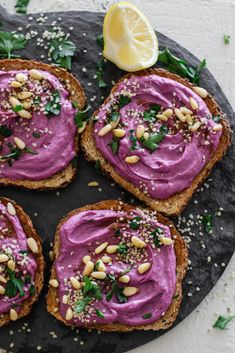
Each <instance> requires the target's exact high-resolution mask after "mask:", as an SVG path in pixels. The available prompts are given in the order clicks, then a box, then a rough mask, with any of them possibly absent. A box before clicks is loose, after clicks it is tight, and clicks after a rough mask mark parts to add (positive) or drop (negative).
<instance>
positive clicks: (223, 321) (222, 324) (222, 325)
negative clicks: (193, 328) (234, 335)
mask: <svg viewBox="0 0 235 353" xmlns="http://www.w3.org/2000/svg"><path fill="white" fill-rule="evenodd" d="M234 318H235V316H230V315H228V316H222V315H220V316H219V317H218V319H217V320H216V322H215V323H214V325H213V327H216V328H219V329H221V330H226V328H227V325H228V323H229V322H230V321H231V320H233V319H234Z"/></svg>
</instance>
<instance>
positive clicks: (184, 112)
mask: <svg viewBox="0 0 235 353" xmlns="http://www.w3.org/2000/svg"><path fill="white" fill-rule="evenodd" d="M180 111H181V112H182V113H183V114H190V115H193V112H192V110H190V109H188V108H186V107H181V108H180Z"/></svg>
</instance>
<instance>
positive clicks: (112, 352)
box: [0, 7, 235, 353]
mask: <svg viewBox="0 0 235 353" xmlns="http://www.w3.org/2000/svg"><path fill="white" fill-rule="evenodd" d="M47 16H48V19H47V21H46V23H45V24H42V25H39V24H38V23H37V22H36V21H35V22H34V21H31V22H30V23H31V25H32V27H31V29H34V30H37V31H38V32H39V33H41V32H42V31H44V30H45V28H48V27H51V26H50V24H51V23H52V21H54V20H57V19H58V17H60V18H61V21H59V22H57V23H58V25H60V26H62V27H63V28H64V29H65V30H68V29H69V27H71V26H73V27H74V31H72V34H71V38H72V40H73V41H74V42H75V43H76V44H77V47H78V52H77V55H76V56H75V58H74V62H73V66H72V71H73V73H74V74H75V75H76V76H77V77H78V78H79V80H80V81H81V83H82V84H83V86H84V89H85V91H86V94H87V97H88V98H91V97H93V96H94V95H96V96H97V99H96V101H95V103H92V107H93V109H95V108H96V106H97V105H99V103H100V102H101V96H102V95H103V96H106V95H108V91H109V89H110V87H111V81H112V80H117V78H119V77H121V75H122V74H123V73H122V72H121V71H120V70H117V68H116V67H114V65H112V64H111V63H107V65H106V69H105V79H106V81H107V82H108V83H109V87H108V88H107V89H106V90H103V91H102V90H101V89H99V88H98V86H97V83H96V81H95V80H94V79H93V76H94V74H95V64H96V62H97V60H98V59H99V58H100V57H99V55H98V52H99V51H100V49H99V47H98V46H97V44H96V37H97V35H98V34H100V33H101V31H102V22H103V14H98V13H91V12H67V13H57V14H47ZM33 17H34V18H38V17H39V15H33ZM0 20H2V22H3V29H4V30H16V29H17V28H18V27H23V28H25V25H26V24H27V23H28V19H27V17H23V16H14V17H13V16H10V15H8V14H7V13H6V12H5V11H4V10H3V9H2V8H1V7H0ZM158 38H159V43H160V47H165V46H168V47H169V48H170V49H171V50H172V51H173V52H175V53H176V54H177V55H178V56H180V57H182V58H184V59H185V60H186V61H187V62H188V63H189V64H191V65H193V66H195V65H197V64H198V60H197V59H196V58H195V57H194V56H193V55H192V54H191V53H189V52H188V51H187V50H186V49H184V48H182V47H181V46H179V45H178V44H177V43H175V42H174V41H172V40H171V39H169V38H168V37H166V36H164V35H163V34H161V33H158ZM84 49H86V50H87V53H84V51H83V50H84ZM41 54H45V52H44V49H43V48H41V47H38V46H36V40H32V41H31V42H30V44H29V45H28V47H27V49H26V50H24V51H23V52H22V56H23V57H25V58H27V59H38V60H40V58H41ZM45 57H46V56H45ZM82 67H86V69H87V71H86V72H83V71H82V70H81V68H82ZM225 69H226V70H229V68H225ZM89 82H90V83H92V85H89V84H88V83H89ZM201 85H202V86H203V87H205V88H207V89H208V90H209V91H210V92H211V93H212V94H213V95H214V96H215V97H216V99H217V101H218V102H219V104H220V106H221V108H222V109H223V110H224V112H226V113H227V115H228V117H229V119H230V121H231V123H234V113H233V110H232V108H231V106H230V105H229V103H228V101H227V99H226V97H225V96H224V94H223V92H222V91H221V88H220V87H219V85H218V84H217V82H216V81H215V79H214V78H213V77H212V75H211V74H210V72H209V71H208V70H207V69H206V70H204V72H203V75H202V79H201ZM234 175H235V155H234V144H233V146H232V147H231V148H230V150H229V152H228V153H227V155H226V157H225V158H223V160H222V161H221V162H219V163H218V164H217V165H216V167H215V169H214V170H213V173H212V179H213V180H212V182H211V183H210V188H204V190H203V192H200V193H197V194H196V195H195V196H194V198H193V200H192V201H191V202H190V204H189V206H188V207H187V209H186V211H185V212H184V213H183V216H185V217H186V218H187V217H189V215H190V214H193V215H197V214H201V213H202V210H204V209H205V208H206V209H208V212H212V213H214V212H215V211H216V210H218V208H219V207H223V208H224V212H223V213H222V217H216V218H215V220H214V227H213V235H207V234H206V233H204V235H203V236H200V235H199V234H198V233H199V231H198V227H194V226H192V229H193V230H194V232H195V233H196V236H193V237H192V241H191V243H190V260H191V263H192V264H191V266H192V268H193V270H189V271H188V274H187V277H186V279H185V281H184V299H183V303H182V306H181V309H180V313H179V316H178V319H177V321H176V323H175V324H177V323H179V322H180V321H181V320H183V319H184V318H185V317H186V316H187V315H188V314H189V313H191V312H192V311H193V310H194V309H195V308H196V306H197V305H198V304H199V303H200V302H201V301H202V300H203V298H205V296H206V295H207V294H208V292H209V291H210V290H211V288H212V287H213V286H214V285H215V283H216V282H217V280H218V279H219V277H220V276H221V274H222V272H223V271H224V268H225V267H223V266H221V263H225V264H226V265H227V264H228V262H229V260H230V258H231V256H232V254H233V251H234V249H235V237H234V235H233V232H234V228H235V217H234V206H235V196H234V195H235V182H234ZM93 180H96V181H98V182H99V183H100V187H101V188H102V190H103V191H102V192H99V191H98V190H97V189H93V188H89V187H88V186H87V183H88V182H89V181H93ZM0 195H1V196H7V197H10V198H12V199H15V200H16V201H17V202H18V203H19V204H21V205H22V206H23V207H24V209H25V210H26V211H27V212H28V214H29V215H30V216H31V218H32V220H33V222H34V224H35V227H36V228H37V230H38V232H39V234H40V235H41V237H42V239H43V249H44V254H45V257H46V260H47V268H46V275H45V283H46V285H45V286H44V290H43V292H42V294H41V296H40V300H39V302H38V303H37V304H36V305H35V306H34V307H33V310H32V312H31V314H30V315H29V316H28V317H27V318H25V319H22V320H19V321H18V322H16V323H12V324H11V325H10V326H8V327H4V328H1V330H0V346H1V348H5V349H9V350H10V351H11V352H14V353H32V352H37V348H36V347H37V346H41V347H42V349H41V350H40V352H43V353H49V352H50V353H75V352H76V353H77V352H84V353H88V352H89V353H106V352H108V353H121V352H125V351H127V350H129V349H132V348H134V347H137V346H140V345H142V344H144V343H147V342H149V341H151V340H153V339H155V338H156V337H158V336H160V335H161V334H163V333H164V332H133V333H126V334H118V333H101V334H98V333H97V332H92V333H88V332H87V331H86V330H79V333H78V332H76V330H71V329H70V328H67V327H66V326H64V325H63V324H60V323H59V322H57V321H56V320H54V318H53V317H52V316H51V315H49V314H47V312H46V303H45V294H46V287H47V282H48V277H49V269H50V262H49V260H48V252H49V249H50V243H51V242H52V241H53V236H54V232H55V228H56V225H57V223H58V221H59V220H60V219H61V218H62V217H63V216H64V215H65V214H66V213H67V212H69V211H71V210H73V209H75V208H77V207H80V206H83V205H86V204H88V203H93V202H97V201H100V200H103V199H109V198H118V197H121V198H122V200H123V201H126V202H130V201H131V199H132V196H131V195H130V194H128V193H127V192H126V191H123V190H122V189H120V188H119V187H118V186H115V187H112V186H111V185H110V180H108V179H107V178H106V177H105V176H103V175H101V174H99V173H98V172H97V171H96V170H95V168H94V166H93V165H92V164H89V163H88V162H86V161H85V160H84V158H83V156H82V154H80V156H79V173H78V176H77V179H76V180H75V181H74V182H73V183H72V184H71V185H70V186H68V187H67V188H66V189H64V190H60V191H59V195H58V194H57V192H56V191H52V192H47V193H43V192H28V191H24V190H17V189H11V188H2V189H1V190H0ZM195 199H197V200H198V203H197V204H195V203H194V200H195ZM36 214H38V215H37V216H36ZM221 227H223V230H221ZM202 239H203V242H204V243H205V246H206V248H205V249H204V250H203V251H202V249H201V244H200V241H201V240H202ZM208 256H211V258H212V261H211V263H208V261H207V257H208ZM215 263H216V264H217V266H215ZM189 281H192V284H191V285H189V284H188V282H189ZM196 287H200V291H196ZM189 291H190V292H191V293H193V296H192V297H189V296H188V295H187V294H188V292H189ZM25 323H26V325H28V326H27V327H26V325H25ZM23 326H24V328H23ZM27 328H30V330H31V331H30V332H27ZM10 330H12V331H14V334H13V335H9V331H10ZM52 332H54V334H55V335H56V336H57V338H53V337H52ZM50 333H51V334H50ZM74 338H75V340H74ZM179 339H180V338H179ZM76 340H77V341H76ZM12 342H14V347H13V348H9V346H10V343H12ZM81 342H83V344H82V343H81Z"/></svg>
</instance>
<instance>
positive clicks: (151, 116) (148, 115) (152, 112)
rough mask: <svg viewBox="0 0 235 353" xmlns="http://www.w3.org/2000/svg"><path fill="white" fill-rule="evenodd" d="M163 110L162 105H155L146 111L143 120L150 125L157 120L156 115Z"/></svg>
mask: <svg viewBox="0 0 235 353" xmlns="http://www.w3.org/2000/svg"><path fill="white" fill-rule="evenodd" d="M160 110H161V107H160V105H157V104H154V105H151V107H150V108H149V109H148V110H145V111H144V115H143V119H144V121H146V122H148V123H152V122H154V121H155V120H156V115H157V114H158V113H159V111H160Z"/></svg>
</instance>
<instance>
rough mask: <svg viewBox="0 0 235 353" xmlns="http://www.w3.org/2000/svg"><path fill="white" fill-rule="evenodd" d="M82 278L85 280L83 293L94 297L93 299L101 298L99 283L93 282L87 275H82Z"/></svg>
mask: <svg viewBox="0 0 235 353" xmlns="http://www.w3.org/2000/svg"><path fill="white" fill-rule="evenodd" d="M83 280H84V282H85V285H84V287H83V295H84V296H85V295H88V296H91V297H94V298H95V299H98V300H101V299H102V292H101V289H100V287H99V285H98V284H97V283H95V282H92V281H91V280H90V278H89V277H87V276H84V277H83Z"/></svg>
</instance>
